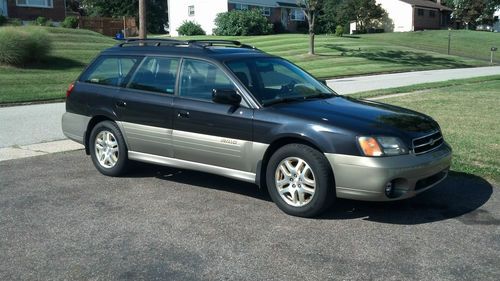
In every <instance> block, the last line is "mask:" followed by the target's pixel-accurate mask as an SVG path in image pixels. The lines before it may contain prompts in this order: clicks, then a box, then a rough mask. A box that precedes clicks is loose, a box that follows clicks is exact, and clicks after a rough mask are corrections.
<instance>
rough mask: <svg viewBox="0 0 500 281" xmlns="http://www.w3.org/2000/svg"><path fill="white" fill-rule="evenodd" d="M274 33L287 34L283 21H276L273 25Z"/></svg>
mask: <svg viewBox="0 0 500 281" xmlns="http://www.w3.org/2000/svg"><path fill="white" fill-rule="evenodd" d="M273 33H274V34H280V33H286V29H285V26H283V23H281V21H275V22H274V23H273Z"/></svg>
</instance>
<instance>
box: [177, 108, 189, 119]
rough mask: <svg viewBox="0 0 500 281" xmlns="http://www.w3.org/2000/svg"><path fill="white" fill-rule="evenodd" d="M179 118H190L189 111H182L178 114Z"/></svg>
mask: <svg viewBox="0 0 500 281" xmlns="http://www.w3.org/2000/svg"><path fill="white" fill-rule="evenodd" d="M177 117H178V118H189V111H185V110H180V111H179V112H177Z"/></svg>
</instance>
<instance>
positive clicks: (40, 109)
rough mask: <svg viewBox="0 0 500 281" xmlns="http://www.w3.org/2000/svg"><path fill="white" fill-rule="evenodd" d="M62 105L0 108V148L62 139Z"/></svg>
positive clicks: (50, 104) (63, 109) (63, 107)
mask: <svg viewBox="0 0 500 281" xmlns="http://www.w3.org/2000/svg"><path fill="white" fill-rule="evenodd" d="M64 111H65V105H64V103H49V104H37V105H25V106H13V107H2V108H0V148H3V147H9V146H13V145H27V144H34V143H41V142H48V141H54V140H61V139H64V138H65V136H64V135H63V133H62V131H61V117H62V114H63V113H64Z"/></svg>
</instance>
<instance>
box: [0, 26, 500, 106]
mask: <svg viewBox="0 0 500 281" xmlns="http://www.w3.org/2000/svg"><path fill="white" fill-rule="evenodd" d="M47 30H48V31H49V33H50V36H51V37H52V39H53V42H54V44H53V45H54V50H53V52H52V54H51V57H50V58H49V60H48V61H47V62H46V63H44V64H40V65H38V66H31V67H25V68H15V67H9V66H1V65H0V86H1V87H0V104H5V103H14V102H29V101H42V100H54V99H61V98H63V97H64V93H65V90H66V88H67V86H68V84H69V83H71V82H72V81H73V80H74V79H75V78H76V77H77V76H78V74H79V73H80V72H81V71H82V69H83V68H84V67H85V65H87V64H88V63H89V62H90V60H91V59H92V58H93V57H94V56H95V55H97V54H98V53H99V52H100V51H101V50H103V49H105V48H107V47H110V46H112V45H113V44H115V43H116V42H115V41H114V40H113V39H110V38H107V37H104V36H102V35H100V34H97V33H94V32H91V31H86V30H71V29H63V28H47ZM463 34H465V35H464V36H466V37H467V36H468V34H470V36H471V40H472V39H474V40H476V39H477V38H476V37H475V36H476V35H475V33H474V34H473V33H471V32H464V33H463ZM485 34H489V33H485ZM490 35H491V36H498V34H490ZM376 36H380V37H376ZM390 36H391V35H390V34H377V35H367V36H362V37H359V38H350V37H349V38H347V37H344V38H338V37H334V36H324V35H322V36H317V39H316V51H317V55H316V56H309V55H307V47H308V38H307V35H302V34H283V35H269V36H251V37H241V38H240V37H225V38H230V39H238V40H241V41H243V42H245V43H249V44H252V45H255V46H256V47H258V48H260V49H262V50H264V51H266V52H269V53H271V54H274V55H278V56H283V57H285V58H287V59H289V60H291V61H293V62H295V63H297V64H298V65H299V66H301V67H303V68H305V69H306V70H308V71H309V72H311V73H312V74H314V75H315V76H317V77H319V78H331V77H339V76H351V75H362V74H373V73H384V72H401V71H415V70H427V69H443V68H457V67H472V66H483V65H487V62H486V61H484V60H477V59H470V58H463V57H459V56H447V55H444V54H442V53H438V52H432V51H427V50H419V49H418V48H414V47H412V46H402V45H404V44H406V43H407V42H404V41H405V40H406V39H405V38H404V36H402V35H400V34H395V35H392V36H402V37H400V38H401V40H400V41H402V42H399V43H398V44H395V43H394V42H389V41H388V39H387V40H386V38H388V37H390ZM202 38H207V37H202ZM209 38H220V37H209ZM376 38H379V39H376ZM488 38H489V37H488ZM488 38H486V39H484V38H483V39H481V40H487V41H488V40H490V39H488ZM495 38H496V37H495ZM394 40H396V39H394ZM488 42H489V41H488ZM477 44H481V42H479V43H477ZM488 44H489V43H484V44H483V45H488Z"/></svg>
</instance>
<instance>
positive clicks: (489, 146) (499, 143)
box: [382, 77, 500, 184]
mask: <svg viewBox="0 0 500 281" xmlns="http://www.w3.org/2000/svg"><path fill="white" fill-rule="evenodd" d="M498 89H500V77H497V79H496V80H492V81H485V82H478V83H471V84H463V85H456V86H451V87H446V88H439V89H433V90H427V91H422V92H418V93H415V94H412V95H406V96H401V97H394V98H388V99H384V100H382V101H383V102H385V103H391V104H395V105H399V106H403V107H407V108H411V109H413V110H417V111H420V112H423V113H426V114H428V115H430V116H432V117H433V118H435V119H436V120H437V121H438V122H439V124H440V125H441V128H442V130H443V134H444V136H445V139H446V141H448V143H450V145H451V146H452V148H453V153H454V158H453V165H452V170H454V171H457V172H464V173H468V174H474V175H479V176H482V177H485V178H487V179H489V180H492V181H494V182H495V183H496V184H500V126H499V125H498V120H500V111H499V110H498V108H499V106H500V103H499V101H498Z"/></svg>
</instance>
